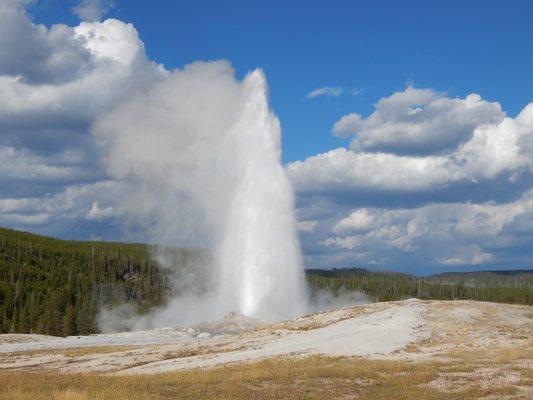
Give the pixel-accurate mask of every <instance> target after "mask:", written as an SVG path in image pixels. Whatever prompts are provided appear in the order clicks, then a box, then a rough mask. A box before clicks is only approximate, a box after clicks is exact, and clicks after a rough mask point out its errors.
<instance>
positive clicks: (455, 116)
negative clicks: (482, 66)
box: [333, 86, 505, 154]
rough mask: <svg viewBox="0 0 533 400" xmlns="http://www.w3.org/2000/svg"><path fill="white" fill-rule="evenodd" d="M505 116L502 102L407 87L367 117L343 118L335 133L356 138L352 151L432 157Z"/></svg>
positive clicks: (351, 116) (353, 116)
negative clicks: (448, 95) (479, 128)
mask: <svg viewBox="0 0 533 400" xmlns="http://www.w3.org/2000/svg"><path fill="white" fill-rule="evenodd" d="M504 118H505V113H504V112H503V111H502V109H501V107H500V105H499V104H498V103H491V102H488V101H485V100H482V99H481V97H480V96H479V95H478V94H470V95H468V96H466V97H465V98H464V99H460V98H449V97H446V96H444V95H442V94H439V93H436V92H435V91H433V90H431V89H417V88H414V87H412V86H408V87H407V88H406V89H405V90H404V91H403V92H397V93H394V94H392V95H391V96H389V97H385V98H382V99H380V100H379V101H378V102H377V104H376V105H375V111H374V112H373V113H372V114H371V115H370V116H368V117H367V118H361V116H360V115H358V114H349V115H346V116H344V117H343V118H341V119H340V120H339V121H337V122H336V123H335V125H334V126H333V133H334V134H336V135H338V136H341V137H349V136H350V135H353V136H354V139H353V140H352V142H351V144H350V147H351V148H352V149H353V150H356V151H363V150H364V151H387V152H391V153H396V154H433V153H438V152H442V151H446V150H450V149H453V148H455V147H456V146H457V145H458V144H459V143H461V142H465V141H467V140H469V139H470V137H471V136H472V134H473V132H474V130H475V129H476V128H477V127H480V126H483V125H487V124H497V123H498V122H500V121H501V120H503V119H504Z"/></svg>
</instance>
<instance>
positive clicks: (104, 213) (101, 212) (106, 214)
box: [85, 201, 115, 221]
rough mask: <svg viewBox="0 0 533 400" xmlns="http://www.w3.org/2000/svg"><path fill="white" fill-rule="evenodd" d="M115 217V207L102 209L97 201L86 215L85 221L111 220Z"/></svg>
mask: <svg viewBox="0 0 533 400" xmlns="http://www.w3.org/2000/svg"><path fill="white" fill-rule="evenodd" d="M114 215H115V209H114V208H113V207H111V206H110V207H104V208H100V206H99V205H98V202H97V201H94V202H93V204H92V206H91V209H90V210H89V211H88V212H87V214H86V215H85V219H86V220H88V221H101V220H103V219H106V218H110V217H112V216H114Z"/></svg>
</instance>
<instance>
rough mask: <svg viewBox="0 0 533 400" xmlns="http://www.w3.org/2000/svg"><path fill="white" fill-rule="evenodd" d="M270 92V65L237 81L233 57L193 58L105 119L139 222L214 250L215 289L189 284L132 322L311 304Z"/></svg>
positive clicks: (130, 213) (127, 205) (104, 131)
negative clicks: (162, 306) (190, 287)
mask: <svg viewBox="0 0 533 400" xmlns="http://www.w3.org/2000/svg"><path fill="white" fill-rule="evenodd" d="M267 91H268V88H267V84H266V80H265V77H264V74H263V72H262V71H260V70H256V71H254V72H251V73H249V74H248V75H247V76H246V77H245V78H244V79H243V80H242V81H238V80H236V79H235V77H234V72H233V69H232V68H231V67H230V66H229V64H228V63H227V62H223V61H222V62H210V63H194V64H191V65H189V66H187V67H185V68H184V69H183V70H177V71H174V72H172V73H170V74H169V75H168V76H167V77H166V78H164V79H163V80H162V81H160V82H158V83H157V84H156V85H154V87H153V88H152V89H151V90H149V91H148V92H145V93H139V94H138V95H136V96H134V97H133V98H131V99H128V100H127V101H126V102H124V103H123V104H121V105H120V106H119V107H118V108H116V109H115V110H113V111H111V112H110V113H108V114H107V115H106V116H105V117H103V118H102V119H101V120H100V121H99V122H98V123H97V124H96V125H95V127H94V129H93V131H94V134H95V135H96V137H97V138H98V140H99V142H100V144H101V145H102V148H103V149H104V151H105V165H106V169H107V172H108V173H109V174H110V175H111V176H112V177H113V178H114V179H117V180H121V181H123V182H127V183H128V187H129V188H130V191H131V193H130V195H129V196H128V200H127V201H126V202H124V204H122V206H121V207H122V209H121V211H122V212H123V213H124V215H126V216H127V217H128V220H130V221H132V220H133V222H134V223H136V224H139V223H143V224H145V225H144V226H146V229H147V231H148V232H149V233H150V235H151V240H152V241H155V242H158V243H164V244H166V245H169V244H171V245H181V246H183V245H189V246H196V247H202V248H209V249H212V260H213V261H212V265H210V266H209V267H210V270H209V285H208V287H209V290H207V291H206V292H204V293H201V294H200V295H198V293H193V291H191V292H188V293H183V292H182V293H180V294H179V297H178V298H176V299H174V300H173V301H171V302H170V304H169V305H168V306H167V307H166V308H165V309H164V310H158V311H157V312H156V313H154V314H153V315H151V316H148V317H143V318H141V319H137V320H136V321H135V322H132V323H130V325H131V326H132V327H134V328H147V327H154V326H161V325H170V324H178V323H192V322H199V321H203V320H210V319H216V318H221V317H222V316H224V315H225V314H227V313H228V312H232V311H235V312H239V313H241V314H244V315H247V316H251V317H256V318H260V319H280V318H288V317H292V316H295V315H297V314H299V313H301V312H303V311H304V310H305V302H306V301H305V299H306V295H305V284H304V279H303V268H302V261H301V256H300V247H299V241H298V236H297V232H296V221H295V216H294V204H293V201H294V200H293V192H292V187H291V184H290V182H289V180H288V177H287V175H286V173H285V170H284V168H283V166H282V164H281V146H280V125H279V121H278V119H277V118H276V117H275V116H274V115H273V114H272V112H271V111H270V109H269V105H268V93H267ZM198 267H199V268H202V267H205V266H198Z"/></svg>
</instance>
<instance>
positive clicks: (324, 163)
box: [287, 104, 533, 193]
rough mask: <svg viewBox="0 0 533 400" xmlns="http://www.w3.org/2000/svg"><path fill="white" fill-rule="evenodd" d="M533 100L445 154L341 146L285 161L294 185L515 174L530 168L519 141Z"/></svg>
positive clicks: (414, 184)
mask: <svg viewBox="0 0 533 400" xmlns="http://www.w3.org/2000/svg"><path fill="white" fill-rule="evenodd" d="M532 115H533V104H529V105H528V106H526V107H525V108H524V109H523V110H522V112H521V113H520V114H519V115H518V116H517V117H516V118H504V119H503V120H501V121H500V122H498V123H496V124H490V123H488V122H487V123H486V124H482V125H480V126H479V127H477V128H475V129H474V131H473V132H472V135H471V137H470V139H469V140H468V141H466V142H464V143H460V144H458V147H456V148H455V149H454V150H453V151H450V152H449V153H446V154H438V155H426V156H411V155H402V154H396V153H388V152H382V151H380V152H367V151H353V150H346V149H344V148H338V149H335V150H331V151H329V152H327V153H323V154H318V155H316V156H312V157H309V158H307V159H306V160H304V161H296V162H293V163H290V164H289V165H288V167H287V168H288V171H289V174H290V175H291V177H292V179H293V181H294V183H295V185H296V189H297V191H299V192H300V193H325V192H327V191H335V192H338V191H344V192H358V191H361V190H368V189H374V190H387V191H404V192H406V191H407V192H412V191H421V190H430V189H442V188H443V187H449V186H450V185H452V184H459V183H465V182H469V183H476V182H479V181H482V180H490V179H494V178H495V177H497V176H498V175H499V174H502V173H508V174H510V175H509V179H515V178H516V177H517V176H519V175H520V174H521V173H524V172H531V170H532V168H533V158H532V157H531V151H530V149H529V148H527V149H526V148H523V147H522V146H521V143H525V142H529V140H531V137H532V136H533V118H532Z"/></svg>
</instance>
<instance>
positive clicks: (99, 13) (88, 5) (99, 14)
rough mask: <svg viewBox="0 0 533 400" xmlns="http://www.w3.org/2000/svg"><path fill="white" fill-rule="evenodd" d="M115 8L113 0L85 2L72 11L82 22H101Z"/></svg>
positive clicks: (84, 0)
mask: <svg viewBox="0 0 533 400" xmlns="http://www.w3.org/2000/svg"><path fill="white" fill-rule="evenodd" d="M113 7H114V2H113V1H112V0H83V1H82V2H81V3H80V4H78V5H77V6H76V7H74V8H73V9H72V11H73V12H74V14H76V15H77V16H78V17H79V18H80V19H81V20H82V21H91V22H93V21H100V20H101V19H102V18H103V17H104V15H106V14H107V13H108V12H109V11H111V9H112V8H113Z"/></svg>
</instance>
